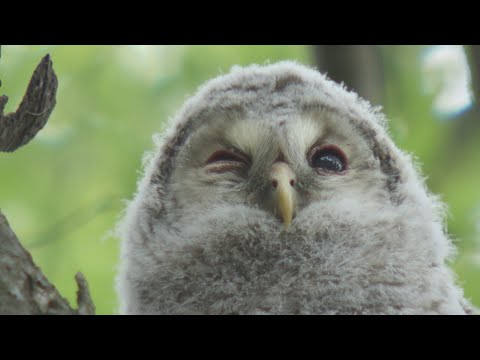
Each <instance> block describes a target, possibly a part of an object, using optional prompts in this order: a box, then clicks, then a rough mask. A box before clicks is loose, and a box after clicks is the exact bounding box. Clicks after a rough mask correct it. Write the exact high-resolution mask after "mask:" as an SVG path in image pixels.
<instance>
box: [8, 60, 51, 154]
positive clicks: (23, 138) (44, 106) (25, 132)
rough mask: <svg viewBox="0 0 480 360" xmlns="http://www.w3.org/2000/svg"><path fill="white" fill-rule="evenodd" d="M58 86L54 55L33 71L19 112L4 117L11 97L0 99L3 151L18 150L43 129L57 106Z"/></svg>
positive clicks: (42, 61)
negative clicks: (53, 65)
mask: <svg viewBox="0 0 480 360" xmlns="http://www.w3.org/2000/svg"><path fill="white" fill-rule="evenodd" d="M57 86H58V82H57V76H56V75H55V72H54V71H53V67H52V61H51V60H50V55H46V56H45V57H44V58H43V59H42V60H41V61H40V64H38V66H37V68H36V69H35V71H34V72H33V75H32V78H31V80H30V83H29V84H28V88H27V91H26V92H25V95H24V97H23V100H22V102H21V103H20V106H19V107H18V109H17V111H16V112H14V113H9V114H7V115H3V109H4V107H5V104H6V103H7V101H8V97H7V96H5V95H3V96H1V97H0V151H6V152H11V151H14V150H16V149H17V148H19V147H20V146H23V145H25V144H27V143H28V142H29V141H30V140H32V139H33V138H34V137H35V135H36V134H37V133H38V132H39V131H40V130H41V129H43V127H44V126H45V124H46V123H47V120H48V118H49V116H50V114H51V113H52V111H53V108H54V107H55V104H56V99H55V95H56V92H57Z"/></svg>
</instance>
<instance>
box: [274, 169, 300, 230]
mask: <svg viewBox="0 0 480 360" xmlns="http://www.w3.org/2000/svg"><path fill="white" fill-rule="evenodd" d="M270 181H271V184H272V187H273V192H274V194H273V197H274V206H275V207H276V210H277V211H278V213H280V216H281V218H282V220H283V223H284V225H285V226H286V227H288V226H289V225H290V224H291V223H292V218H293V213H294V209H295V189H294V186H295V174H294V172H293V170H292V169H291V168H290V166H288V164H286V163H284V162H276V163H274V164H273V165H272V169H271V172H270Z"/></svg>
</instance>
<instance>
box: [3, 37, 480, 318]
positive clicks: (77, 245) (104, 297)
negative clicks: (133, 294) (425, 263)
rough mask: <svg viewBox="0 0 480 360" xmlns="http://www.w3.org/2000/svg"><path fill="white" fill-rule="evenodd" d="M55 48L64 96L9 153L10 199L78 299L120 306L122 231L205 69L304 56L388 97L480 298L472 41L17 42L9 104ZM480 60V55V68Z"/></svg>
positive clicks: (55, 275)
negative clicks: (128, 207) (153, 153)
mask: <svg viewBox="0 0 480 360" xmlns="http://www.w3.org/2000/svg"><path fill="white" fill-rule="evenodd" d="M47 53H50V54H51V56H52V60H53V64H54V69H55V71H56V74H57V76H58V80H59V87H58V92H57V106H56V108H55V110H54V111H53V114H52V116H51V117H50V120H49V121H48V123H47V125H46V127H45V128H44V129H43V130H42V131H40V133H39V134H38V135H37V137H36V138H35V139H34V140H33V141H32V142H31V143H30V144H28V145H27V146H25V147H22V148H20V149H18V150H17V151H16V152H14V153H0V209H1V210H2V212H3V213H4V214H5V216H6V217H7V219H8V220H9V222H10V225H11V227H12V229H13V230H14V231H15V232H16V234H17V236H18V237H19V239H20V240H21V242H22V243H23V245H24V246H25V247H26V248H27V250H29V251H30V252H31V254H32V256H33V258H34V260H35V261H36V263H37V264H38V265H39V266H40V267H41V268H42V270H43V271H44V273H45V274H46V276H47V277H48V278H49V279H50V281H52V282H53V284H54V285H55V286H56V287H57V288H58V289H59V291H60V293H61V294H62V295H63V296H65V297H66V298H67V299H68V300H69V301H70V303H71V304H72V305H73V306H76V302H75V292H76V285H75V281H74V275H75V273H76V272H77V271H82V272H83V273H84V275H85V276H86V278H87V280H88V282H89V285H90V290H91V293H92V297H93V300H94V302H95V304H96V307H97V313H98V314H115V313H117V299H116V293H115V281H114V278H115V273H116V267H117V262H118V256H119V241H118V239H117V238H115V237H114V236H112V232H113V230H114V227H115V223H116V222H117V220H118V219H119V218H120V216H121V213H122V210H123V208H124V205H125V200H127V199H130V198H131V197H132V196H133V193H134V191H135V189H136V181H137V178H138V177H139V175H140V171H141V158H142V154H143V153H144V152H145V151H147V150H151V149H152V148H153V142H152V134H153V133H155V132H158V131H160V130H161V128H162V123H163V122H164V121H165V120H166V119H168V118H169V117H170V116H173V114H174V112H175V111H176V110H177V109H178V108H179V107H180V106H181V105H182V103H183V102H184V100H185V99H186V98H187V97H188V96H189V95H191V94H193V93H194V92H195V90H196V88H197V87H198V86H199V85H201V83H203V82H204V81H205V80H207V79H209V78H211V77H214V76H216V75H219V74H221V73H226V72H228V71H229V69H230V67H231V66H232V65H235V64H240V65H247V64H250V63H260V64H264V63H267V62H275V61H278V60H286V59H289V60H296V61H298V62H300V63H304V64H307V65H312V66H316V67H318V68H319V69H320V70H322V71H326V72H327V73H328V74H329V76H330V77H331V78H333V79H334V80H336V81H343V82H345V84H346V86H347V87H349V88H353V89H355V90H356V91H357V92H359V93H360V95H361V96H363V97H365V98H367V99H368V100H370V101H371V102H372V103H373V104H374V105H382V106H383V109H384V112H385V113H386V115H387V117H388V119H389V126H390V132H391V135H392V137H393V138H394V141H395V142H396V143H397V145H398V146H399V147H400V148H402V149H403V150H406V151H408V152H410V153H413V154H415V156H416V159H417V161H418V162H419V163H420V164H421V168H422V171H423V174H424V175H425V176H426V177H427V184H428V186H429V188H430V189H431V191H432V192H434V193H436V194H439V195H440V196H441V197H442V199H443V200H444V202H445V203H446V204H447V205H448V208H449V217H448V229H449V233H450V234H451V236H452V238H453V239H454V241H455V244H456V246H457V247H458V255H457V257H456V258H455V259H454V261H453V262H452V263H451V266H452V268H453V269H454V270H455V272H456V273H457V275H458V278H459V281H460V283H461V284H462V286H463V287H464V289H465V293H466V295H467V297H469V298H470V299H471V300H472V302H473V303H474V305H476V306H480V182H479V180H480V119H479V115H478V114H479V111H478V106H477V105H476V99H477V100H478V99H479V96H478V89H479V87H478V85H479V80H478V79H477V78H478V73H476V72H475V69H479V66H478V64H479V61H478V59H479V58H480V56H479V55H480V54H478V50H477V49H476V48H474V47H462V46H323V45H322V46H8V45H3V46H2V48H1V58H0V80H1V81H2V86H1V87H0V95H1V94H5V95H8V96H9V102H8V104H7V106H6V109H5V113H8V112H11V111H15V109H16V107H17V106H18V105H19V103H20V101H21V99H22V97H23V94H24V91H25V89H26V87H27V84H28V81H29V79H30V77H31V75H32V72H33V70H34V68H35V67H36V65H37V64H38V62H39V61H40V59H41V58H42V57H43V56H44V55H45V54H47ZM475 63H476V64H477V65H475Z"/></svg>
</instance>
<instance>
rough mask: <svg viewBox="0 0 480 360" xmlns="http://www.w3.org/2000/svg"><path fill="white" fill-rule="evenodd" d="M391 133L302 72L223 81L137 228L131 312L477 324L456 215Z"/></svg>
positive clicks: (124, 290)
mask: <svg viewBox="0 0 480 360" xmlns="http://www.w3.org/2000/svg"><path fill="white" fill-rule="evenodd" d="M383 123H384V120H383V116H382V115H381V114H380V113H379V112H378V111H377V110H376V109H372V108H371V107H370V105H369V104H367V103H366V102H364V101H362V100H361V99H359V98H358V97H357V96H356V95H355V94H354V93H350V92H347V91H345V89H344V88H343V87H342V86H340V85H338V84H335V83H333V82H331V81H329V80H328V79H326V78H325V76H323V75H321V74H320V73H318V72H316V71H314V70H312V69H307V68H305V67H303V66H301V65H298V64H294V63H289V62H285V63H278V64H274V65H271V66H264V67H262V66H256V65H254V66H251V67H248V68H243V69H242V68H236V69H234V70H232V72H231V73H230V74H227V75H225V76H221V77H219V78H216V79H214V80H211V81H209V82H208V83H207V84H206V85H204V86H203V87H201V88H200V89H199V91H198V93H197V94H196V95H195V96H193V97H192V98H190V99H189V100H188V101H187V102H186V104H185V105H184V107H183V108H182V109H181V110H180V111H179V113H178V114H177V115H176V116H175V117H174V119H173V122H172V124H171V125H170V127H169V128H168V131H167V132H166V133H165V134H164V137H163V139H162V140H161V143H160V146H159V148H158V149H157V151H156V153H155V155H154V156H153V157H151V158H150V161H149V163H148V166H147V168H146V172H145V175H144V177H143V179H142V181H141V182H140V183H139V189H138V192H137V194H136V195H135V198H134V199H133V201H132V202H130V204H129V206H128V208H127V211H126V215H125V218H124V219H123V220H122V223H121V227H120V236H121V237H122V238H123V243H122V257H123V259H122V266H121V272H120V275H119V293H120V294H121V300H122V303H123V305H122V306H123V310H122V311H123V312H127V313H143V314H144V313H162V314H165V313H175V314H179V313H202V314H225V313H236V314H252V313H267V314H298V313H302V314H319V313H326V314H337V313H342V314H354V313H355V314H358V313H363V314H372V313H373V314H375V313H396V314H398V313H409V314H412V313H464V312H465V309H466V308H468V306H467V305H466V304H467V303H466V302H465V300H464V299H463V297H462V293H461V291H460V289H459V288H458V287H456V285H455V284H454V280H453V277H452V274H451V272H450V271H449V269H448V268H447V267H446V266H445V260H446V259H447V258H448V256H449V254H451V249H452V247H451V244H450V242H449V239H448V237H447V236H446V235H445V233H444V231H443V227H442V213H441V204H440V203H439V202H438V201H437V200H436V199H435V198H434V197H432V196H431V195H430V194H429V193H428V191H427V190H426V188H425V186H424V184H423V182H422V180H421V178H420V177H419V176H418V174H417V172H416V169H415V167H414V166H413V163H412V161H411V159H410V157H409V156H408V155H406V154H404V153H403V152H402V151H400V150H399V149H398V148H396V146H395V145H394V144H393V143H392V141H391V140H390V138H389V137H388V134H387V132H386V130H385V127H384V125H383Z"/></svg>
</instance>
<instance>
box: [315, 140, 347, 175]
mask: <svg viewBox="0 0 480 360" xmlns="http://www.w3.org/2000/svg"><path fill="white" fill-rule="evenodd" d="M309 158H310V166H311V167H313V168H314V169H315V170H318V171H320V172H322V173H325V172H326V173H336V174H343V173H344V172H345V171H346V170H347V157H346V156H345V153H344V152H343V151H342V150H341V149H340V148H338V147H337V146H335V145H326V146H322V147H319V146H314V147H313V148H312V150H311V151H310V157H309Z"/></svg>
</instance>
